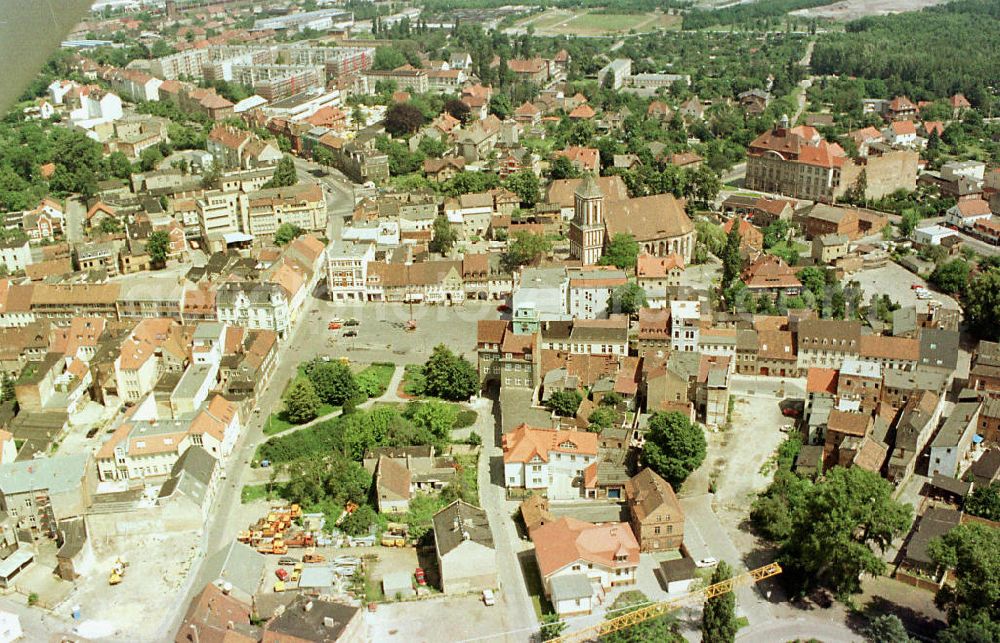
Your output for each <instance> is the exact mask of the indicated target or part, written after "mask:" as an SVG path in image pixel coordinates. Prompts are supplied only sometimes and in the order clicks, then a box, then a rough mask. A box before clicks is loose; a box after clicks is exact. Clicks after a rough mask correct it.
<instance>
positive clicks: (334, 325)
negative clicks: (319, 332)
mask: <svg viewBox="0 0 1000 643" xmlns="http://www.w3.org/2000/svg"><path fill="white" fill-rule="evenodd" d="M326 327H327V329H328V330H337V329H339V328H342V327H343V324H338V323H337V322H330V323H329V324H327V325H326Z"/></svg>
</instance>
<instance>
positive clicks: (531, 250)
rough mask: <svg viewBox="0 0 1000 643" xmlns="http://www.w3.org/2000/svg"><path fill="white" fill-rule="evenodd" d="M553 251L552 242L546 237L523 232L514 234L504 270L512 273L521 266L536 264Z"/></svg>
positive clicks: (508, 246)
mask: <svg viewBox="0 0 1000 643" xmlns="http://www.w3.org/2000/svg"><path fill="white" fill-rule="evenodd" d="M551 250H552V242H550V241H549V240H548V239H546V238H545V235H542V234H534V233H533V232H528V231H525V230H522V231H520V232H516V233H514V237H513V238H512V239H511V240H510V241H508V243H507V252H505V253H504V255H503V258H502V263H503V266H504V269H506V270H507V271H508V272H512V271H514V270H517V269H518V268H520V267H521V266H525V265H527V264H529V263H534V262H535V261H537V260H538V259H539V258H540V257H541V256H542V255H544V254H546V253H547V252H549V251H551Z"/></svg>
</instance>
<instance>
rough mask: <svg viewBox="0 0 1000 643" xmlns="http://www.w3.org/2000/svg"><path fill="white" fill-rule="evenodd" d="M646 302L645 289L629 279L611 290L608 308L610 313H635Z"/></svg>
mask: <svg viewBox="0 0 1000 643" xmlns="http://www.w3.org/2000/svg"><path fill="white" fill-rule="evenodd" d="M647 304H648V302H647V300H646V291H645V290H643V289H642V286H640V285H639V284H637V283H636V282H634V281H629V282H627V283H624V284H622V285H621V286H618V287H617V288H615V289H614V290H613V291H611V296H610V299H609V301H608V310H610V311H611V312H612V313H624V314H626V315H635V314H637V313H638V312H639V309H640V308H643V307H645V306H646V305H647Z"/></svg>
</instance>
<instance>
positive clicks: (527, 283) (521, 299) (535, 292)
mask: <svg viewBox="0 0 1000 643" xmlns="http://www.w3.org/2000/svg"><path fill="white" fill-rule="evenodd" d="M513 300H514V301H513V308H514V326H515V329H516V332H518V333H521V332H530V331H531V329H530V328H526V327H523V324H522V322H521V321H520V319H521V317H522V316H521V315H518V312H517V311H519V310H521V311H529V310H530V311H531V316H530V317H531V319H530V320H528V321H526V322H524V323H533V324H534V326H535V328H537V324H538V322H542V321H554V320H566V319H570V315H569V311H568V306H569V276H568V275H567V274H566V269H565V268H563V267H554V268H525V269H524V270H523V271H522V272H521V275H520V279H518V281H517V287H516V288H515V289H514V297H513Z"/></svg>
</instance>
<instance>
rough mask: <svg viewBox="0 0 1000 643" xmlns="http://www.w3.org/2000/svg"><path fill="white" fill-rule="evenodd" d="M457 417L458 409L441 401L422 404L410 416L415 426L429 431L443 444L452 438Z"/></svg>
mask: <svg viewBox="0 0 1000 643" xmlns="http://www.w3.org/2000/svg"><path fill="white" fill-rule="evenodd" d="M457 417H458V409H456V408H455V405H454V404H449V403H448V402H441V401H440V400H428V401H427V402H420V403H419V404H417V405H416V409H415V410H414V411H413V412H412V414H410V419H411V420H412V421H413V423H414V424H416V425H417V426H418V427H421V428H424V429H427V430H429V431H430V432H431V433H433V434H434V435H435V436H436V437H437V438H438V440H440V441H441V443H442V444H447V443H448V441H449V439H450V438H451V429H452V427H453V426H455V419H456V418H457Z"/></svg>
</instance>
